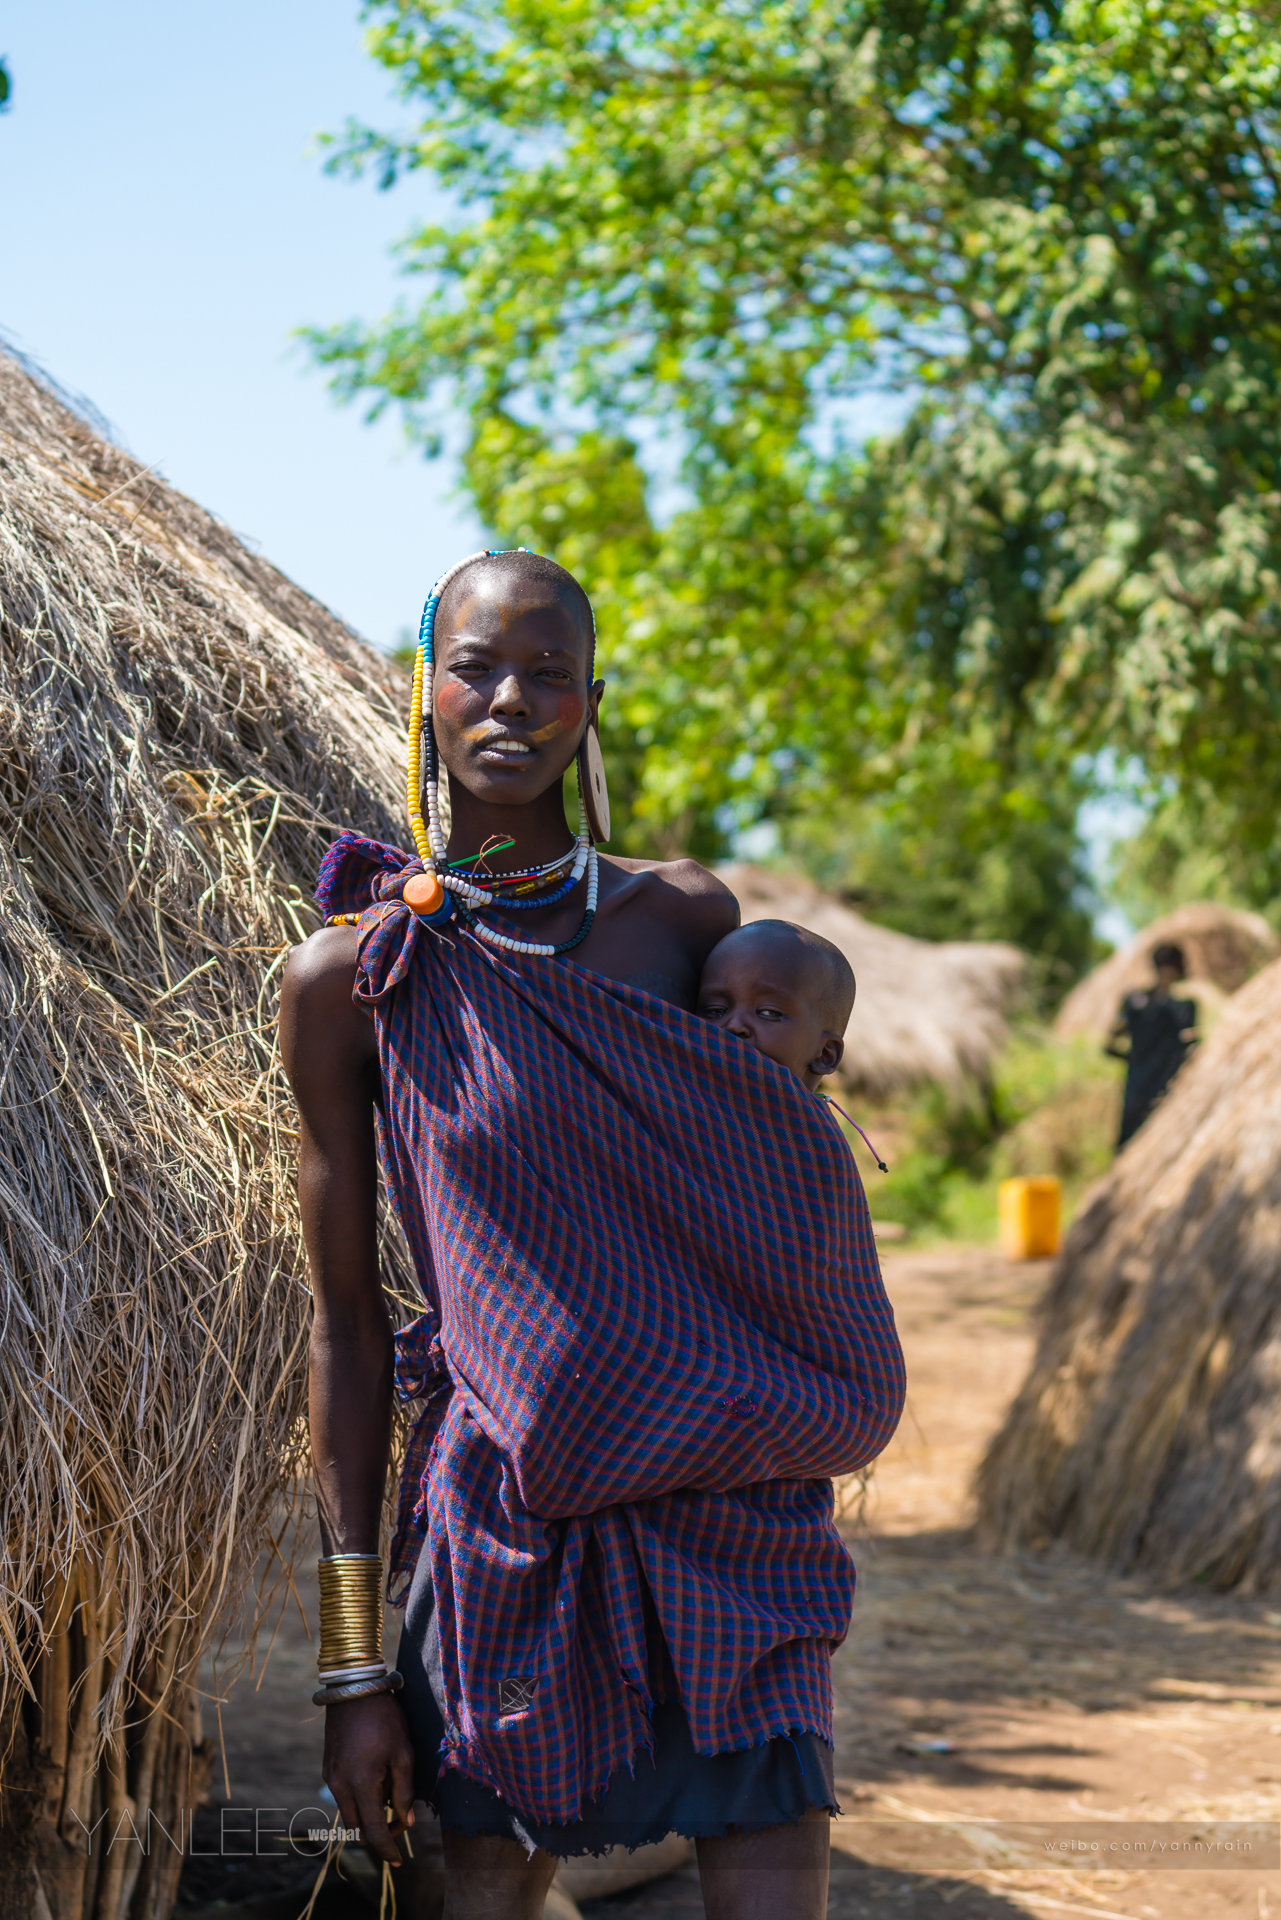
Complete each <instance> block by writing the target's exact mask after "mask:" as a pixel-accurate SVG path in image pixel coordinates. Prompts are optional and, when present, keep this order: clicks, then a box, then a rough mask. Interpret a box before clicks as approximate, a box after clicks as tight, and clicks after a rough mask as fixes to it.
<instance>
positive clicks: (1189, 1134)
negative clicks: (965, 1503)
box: [980, 961, 1281, 1589]
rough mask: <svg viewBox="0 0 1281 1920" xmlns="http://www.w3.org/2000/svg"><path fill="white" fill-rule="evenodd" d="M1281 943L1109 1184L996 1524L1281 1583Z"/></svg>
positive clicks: (1187, 1573)
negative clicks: (1280, 954) (1279, 956)
mask: <svg viewBox="0 0 1281 1920" xmlns="http://www.w3.org/2000/svg"><path fill="white" fill-rule="evenodd" d="M1279 1276H1281V961H1276V962H1274V963H1273V964H1272V965H1271V966H1269V967H1268V968H1267V969H1266V970H1265V971H1264V972H1263V973H1261V974H1259V975H1258V976H1257V977H1256V978H1255V979H1254V980H1252V981H1250V983H1249V984H1248V985H1247V986H1245V987H1243V988H1242V989H1241V990H1240V992H1239V993H1238V994H1237V995H1236V996H1235V997H1234V998H1233V999H1232V1000H1230V1001H1229V1002H1228V1004H1227V1007H1226V1009H1225V1011H1224V1013H1223V1017H1222V1019H1221V1021H1220V1023H1219V1025H1218V1027H1217V1028H1216V1030H1215V1032H1214V1034H1213V1036H1212V1038H1211V1039H1210V1040H1209V1041H1208V1042H1207V1043H1206V1046H1205V1048H1204V1051H1203V1052H1202V1053H1201V1054H1200V1055H1199V1056H1198V1057H1197V1058H1195V1059H1194V1060H1192V1061H1191V1062H1190V1063H1189V1064H1188V1066H1186V1067H1185V1068H1184V1069H1183V1071H1182V1073H1180V1075H1179V1077H1178V1079H1177V1080H1176V1081H1175V1083H1174V1086H1173V1087H1172V1089H1171V1091H1170V1093H1169V1094H1168V1095H1167V1097H1166V1099H1165V1100H1164V1101H1163V1102H1162V1104H1161V1106H1160V1107H1159V1108H1158V1110H1157V1112H1156V1113H1155V1114H1154V1116H1153V1117H1152V1119H1151V1120H1150V1121H1149V1122H1148V1123H1147V1125H1146V1126H1145V1127H1144V1128H1143V1129H1142V1131H1141V1132H1140V1133H1139V1134H1137V1135H1136V1136H1135V1138H1134V1140H1133V1141H1132V1142H1131V1143H1130V1145H1129V1146H1128V1147H1127V1148H1126V1150H1125V1152H1124V1153H1123V1154H1122V1155H1121V1156H1120V1158H1119V1159H1118V1160H1117V1162H1116V1165H1115V1167H1114V1168H1113V1170H1112V1172H1111V1173H1110V1174H1109V1175H1108V1176H1107V1178H1106V1179H1104V1180H1103V1181H1102V1182H1101V1183H1100V1184H1099V1185H1098V1186H1097V1187H1096V1188H1095V1189H1094V1191H1093V1193H1092V1194H1091V1195H1090V1197H1089V1199H1088V1200H1087V1202H1086V1204H1085V1206H1084V1207H1083V1208H1082V1210H1081V1212H1080V1214H1079V1215H1078V1217H1077V1219H1076V1221H1075V1223H1074V1225H1073V1227H1072V1230H1071V1232H1070V1233H1069V1235H1068V1238H1067V1241H1066V1244H1065V1246H1064V1250H1063V1253H1062V1255H1061V1257H1060V1260H1059V1263H1058V1266H1057V1268H1056V1270H1055V1272H1054V1276H1053V1279H1052V1282H1051V1285H1050V1290H1049V1295H1048V1301H1047V1305H1046V1308H1045V1318H1044V1324H1043V1330H1042V1334H1041V1340H1040V1345H1039V1347H1038V1351H1037V1354H1036V1358H1035V1360H1034V1362H1033V1365H1032V1369H1031V1372H1030V1374H1029V1375H1028V1379H1027V1381H1026V1383H1025V1385H1024V1386H1023V1388H1022V1390H1021V1392H1020V1393H1019V1395H1018V1398H1017V1399H1016V1401H1015V1403H1014V1405H1013V1407H1012V1408H1011V1410H1010V1413H1009V1416H1008V1418H1007V1420H1006V1423H1005V1426H1004V1427H1003V1429H1002V1431H1001V1433H1000V1434H999V1436H998V1437H997V1439H996V1441H995V1442H994V1444H993V1446H992V1449H991V1451H990V1453H989V1455H988V1458H987V1460H986V1461H985V1463H984V1466H983V1468H982V1472H981V1475H980V1495H981V1510H982V1519H983V1526H984V1529H985V1532H986V1534H987V1537H988V1540H989V1542H991V1543H993V1544H1000V1545H1016V1544H1018V1545H1036V1544H1039V1543H1041V1542H1043V1541H1045V1540H1048V1539H1051V1538H1055V1537H1058V1538H1062V1539H1064V1540H1066V1541H1068V1542H1069V1543H1070V1544H1071V1545H1072V1546H1074V1547H1076V1548H1079V1549H1080V1550H1082V1551H1084V1552H1086V1553H1089V1554H1093V1555H1096V1556H1098V1557H1099V1558H1100V1559H1102V1560H1105V1561H1106V1562H1107V1563H1108V1564H1109V1565H1111V1566H1113V1567H1115V1568H1118V1569H1121V1570H1125V1569H1128V1568H1132V1567H1146V1568H1150V1569H1153V1570H1155V1571H1157V1572H1158V1573H1160V1574H1162V1575H1165V1576H1168V1577H1170V1578H1172V1579H1175V1580H1182V1579H1190V1578H1193V1577H1197V1576H1201V1577H1207V1578H1209V1579H1210V1580H1211V1581H1213V1582H1214V1583H1215V1584H1216V1585H1219V1586H1232V1585H1237V1584H1240V1585H1243V1586H1245V1587H1247V1588H1267V1587H1271V1588H1274V1589H1275V1588H1276V1587H1278V1586H1279V1585H1281V1418H1279V1416H1278V1387H1279V1385H1281V1288H1279V1287H1278V1284H1277V1283H1278V1277H1279Z"/></svg>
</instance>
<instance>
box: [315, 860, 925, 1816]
mask: <svg viewBox="0 0 1281 1920" xmlns="http://www.w3.org/2000/svg"><path fill="white" fill-rule="evenodd" d="M417 869H418V862H417V861H413V860H410V859H409V857H408V856H406V855H404V854H402V853H400V851H399V850H398V849H394V848H385V847H380V846H378V845H377V844H376V843H374V842H370V841H365V840H361V839H359V838H357V837H356V836H355V835H345V836H343V838H342V839H341V840H340V841H339V842H338V843H337V844H336V845H335V846H334V847H333V848H332V849H331V851H330V853H329V855H328V856H327V857H326V861H325V865H324V867H323V869H322V875H321V883H320V886H319V887H318V889H317V897H318V899H319V900H320V902H321V905H322V909H323V910H324V911H325V912H326V913H334V912H343V911H346V912H351V911H357V910H362V909H368V910H367V911H364V913H363V917H362V920H361V923H360V946H359V960H358V964H357V974H356V999H357V1001H358V1003H359V1004H361V1005H363V1006H365V1007H367V1008H368V1009H369V1010H370V1012H371V1013H372V1014H373V1016H374V1019H375V1022H376V1025H377V1032H378V1046H379V1059H380V1064H381V1073H382V1093H381V1109H380V1114H379V1140H380V1151H381V1155H382V1161H383V1167H384V1171H385V1174H386V1178H387V1182H388V1186H389V1189H390V1192H391V1194H392V1196H393V1200H394V1204H395V1206H396V1208H397V1211H398V1213H399V1216H400V1219H401V1221H402V1223H403V1225H404V1228H405V1232H406V1234H407V1236H408V1239H409V1244H410V1247H411V1249H412V1251H413V1255H414V1260H415V1263H416V1266H417V1270H418V1273H419V1277H420V1279H421V1282H422V1286H423V1291H424V1294H425V1295H426V1298H427V1302H428V1311H427V1313H426V1314H425V1315H424V1316H423V1319H422V1320H421V1321H420V1322H418V1323H417V1324H416V1326H415V1327H414V1328H412V1329H410V1330H409V1332H408V1333H407V1334H406V1335H403V1336H402V1338H401V1341H400V1373H401V1379H402V1383H403V1384H404V1385H406V1386H407V1387H409V1388H410V1389H411V1390H412V1391H413V1392H414V1393H415V1394H416V1395H417V1396H418V1397H419V1398H425V1397H428V1396H431V1397H430V1398H427V1405H426V1408H425V1411H424V1418H423V1420H422V1422H421V1423H420V1430H419V1434H418V1437H417V1440H416V1444H415V1447H414V1449H413V1452H414V1456H415V1457H414V1459H413V1461H412V1462H411V1463H410V1465H409V1468H408V1471H407V1474H406V1486H405V1489H404V1500H403V1502H402V1518H403V1519H404V1520H406V1521H407V1522H408V1523H409V1526H410V1527H412V1526H413V1511H412V1510H413V1506H414V1503H415V1501H416V1502H417V1504H418V1509H419V1522H418V1524H419V1525H420V1526H421V1527H422V1528H423V1529H424V1530H425V1533H426V1541H427V1547H426V1550H427V1551H428V1552H430V1554H431V1568H432V1579H433V1583H434V1587H435V1594H436V1607H437V1616H438V1621H439V1629H440V1646H441V1657H442V1664H443V1670H444V1678H445V1689H446V1695H447V1703H448V1715H447V1720H448V1732H447V1735H446V1748H445V1752H444V1753H443V1755H442V1765H445V1766H455V1767H458V1768H460V1769H461V1770H462V1771H463V1772H465V1773H466V1774H468V1775H470V1776H471V1777H472V1778H474V1779H477V1780H480V1781H482V1782H484V1783H485V1784H487V1785H488V1786H491V1787H492V1788H494V1789H495V1790H496V1791H497V1792H498V1793H500V1794H501V1795H502V1796H503V1798H504V1799H505V1800H507V1801H508V1802H509V1804H511V1805H512V1806H513V1807H514V1808H516V1809H517V1810H519V1811H521V1812H524V1813H526V1814H528V1815H529V1816H530V1817H531V1818H534V1819H537V1820H541V1821H552V1822H557V1821H568V1820H572V1819H575V1818H577V1817H578V1815H579V1813H580V1811H581V1809H582V1807H583V1805H584V1802H585V1801H586V1800H588V1799H590V1798H592V1797H594V1796H595V1795H596V1794H597V1793H598V1792H600V1791H601V1790H602V1789H603V1787H604V1786H605V1784H606V1782H607V1781H608V1779H609V1777H610V1775H611V1774H612V1773H614V1772H615V1771H616V1770H617V1769H618V1768H619V1767H620V1766H622V1765H627V1764H631V1763H632V1762H633V1760H634V1757H635V1755H636V1754H637V1753H638V1751H639V1750H640V1749H642V1748H645V1747H648V1746H650V1744H651V1732H650V1720H649V1716H650V1711H651V1708H652V1705H653V1692H652V1681H651V1674H650V1663H649V1658H648V1652H647V1643H646V1629H645V1588H646V1586H648V1589H649V1591H650V1593H651V1594H652V1596H653V1604H654V1608H655V1609H656V1613H657V1619H658V1624H659V1626H660V1627H661V1629H662V1633H663V1635H664V1637H665V1639H666V1641H667V1646H668V1648H669V1650H670V1654H671V1661H672V1666H673V1668H674V1670H675V1674H676V1680H677V1684H678V1685H679V1688H680V1698H681V1703H682V1705H683V1706H684V1708H685V1711H686V1713H687V1715H688V1718H689V1724H690V1728H691V1732H692V1734H693V1740H694V1746H695V1748H696V1750H697V1751H698V1752H699V1753H705V1754H712V1753H723V1752H729V1751H733V1750H739V1749H743V1748H747V1747H751V1746H755V1745H758V1744H760V1743H762V1742H764V1741H766V1740H769V1739H770V1738H772V1737H773V1736H774V1735H776V1734H787V1733H795V1732H798V1731H807V1732H811V1733H815V1734H817V1735H819V1736H820V1737H821V1738H822V1739H824V1740H827V1741H829V1742H830V1741H831V1738H832V1705H831V1674H830V1658H831V1652H832V1649H833V1647H834V1646H836V1645H838V1644H839V1643H840V1641H841V1640H842V1639H843V1638H844V1635H845V1633H846V1631H847V1629H848V1626H849V1618H850V1608H851V1605H852V1601H853V1595H854V1568H853V1565H852V1563H851V1561H850V1559H849V1555H848V1554H847V1552H846V1550H845V1547H844V1545H843V1543H842V1541H841V1538H840V1535H839V1534H838V1532H837V1530H836V1527H835V1524H834V1520H833V1496H832V1487H831V1476H832V1475H833V1474H841V1473H849V1472H852V1471H853V1470H854V1469H855V1468H857V1467H860V1466H862V1465H864V1464H865V1463H866V1462H867V1461H869V1460H871V1459H873V1458H874V1457H875V1456H876V1454H878V1453H879V1452H880V1451H881V1449H882V1448H883V1447H884V1446H885V1444H886V1442H887V1441H888V1440H889V1438H890V1436H891V1434H892V1433H893V1431H894V1428H895V1426H896V1424H897V1422H898V1418H899V1413H900V1411H901V1408H902V1403H903V1391H904V1380H903V1360H902V1353H901V1350H900V1348H899V1343H898V1338H897V1336H896V1334H895V1331H894V1319H893V1314H892V1312H891V1309H890V1306H889V1302H888V1300H887V1299H886V1296H885V1291H884V1288H883V1286H882V1284H881V1277H880V1270H879V1267H878V1264H877V1258H876V1248H875V1243H874V1241H873V1237H872V1230H871V1222H870V1220H869V1217H868V1211H867V1202H866V1199H865V1197H864V1194H863V1189H862V1184H861V1182H860V1180H859V1177H858V1173H857V1170H856V1168H855V1166H854V1161H853V1158H852V1156H851V1154H850V1153H849V1151H848V1149H847V1147H846V1145H845V1143H844V1140H843V1139H842V1137H841V1135H840V1133H839V1131H838V1129H837V1127H836V1125H835V1122H834V1121H833V1120H832V1119H831V1118H830V1116H829V1115H828V1113H827V1111H826V1109H825V1108H824V1107H823V1105H822V1104H821V1103H820V1102H819V1101H817V1100H816V1099H815V1098H814V1096H813V1095H812V1094H811V1093H808V1092H807V1091H806V1090H805V1088H804V1087H803V1086H802V1085H801V1083H800V1081H799V1080H797V1079H796V1078H795V1077H794V1076H793V1075H791V1074H789V1073H787V1072H786V1071H785V1070H784V1069H783V1068H781V1067H778V1066H776V1065H775V1064H774V1063H773V1062H772V1061H770V1060H766V1059H764V1058H763V1057H762V1056H761V1055H759V1054H758V1053H756V1052H755V1051H754V1050H753V1049H752V1048H751V1047H749V1046H746V1045H744V1044H743V1043H742V1042H741V1041H738V1040H735V1039H733V1038H731V1037H729V1036H727V1035H725V1034H722V1033H721V1032H719V1031H718V1030H717V1029H716V1028H715V1027H713V1026H711V1025H709V1024H707V1023H706V1022H703V1021H700V1020H697V1019H696V1018H694V1016H693V1015H691V1014H688V1013H685V1012H684V1011H682V1010H681V1009H680V1008H678V1007H673V1006H669V1005H667V1004H666V1003H665V1002H663V1001H661V1000H657V999H654V998H653V997H652V996H650V995H649V994H646V993H643V992H640V991H638V990H636V989H634V988H631V987H627V986H623V985H621V984H619V983H618V982H616V981H612V980H605V979H603V978H601V977H600V976H599V975H597V974H594V973H591V972H589V971H588V970H587V969H586V968H584V967H580V966H576V965H573V964H566V963H563V962H556V961H547V960H543V959H533V958H530V959H526V958H523V957H511V956H503V955H498V954H495V953H494V952H492V951H491V950H489V949H487V948H486V947H484V946H483V945H482V944H481V943H480V942H479V941H478V940H476V939H475V938H474V937H473V936H472V935H470V934H468V933H466V932H464V931H461V930H460V929H458V927H457V926H455V927H453V928H451V929H448V930H447V931H446V933H445V934H444V935H439V934H437V933H435V932H434V931H432V930H431V929H428V928H426V927H424V926H423V925H422V923H421V922H420V921H418V920H417V919H416V918H415V917H414V916H413V914H411V913H410V912H409V910H408V909H407V908H406V907H405V906H404V904H403V902H402V901H401V900H400V899H399V894H400V891H401V888H402V886H403V881H404V878H405V877H406V876H407V875H408V873H410V872H412V871H416V870H417ZM371 903H373V904H371ZM446 1394H447V1395H448V1397H445V1395H446ZM410 1546H411V1553H410V1556H409V1558H410V1563H412V1546H413V1535H412V1533H411V1535H410ZM405 1565H406V1560H405V1557H404V1556H403V1555H402V1558H401V1562H400V1573H401V1576H402V1578H403V1573H404V1569H405Z"/></svg>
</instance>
